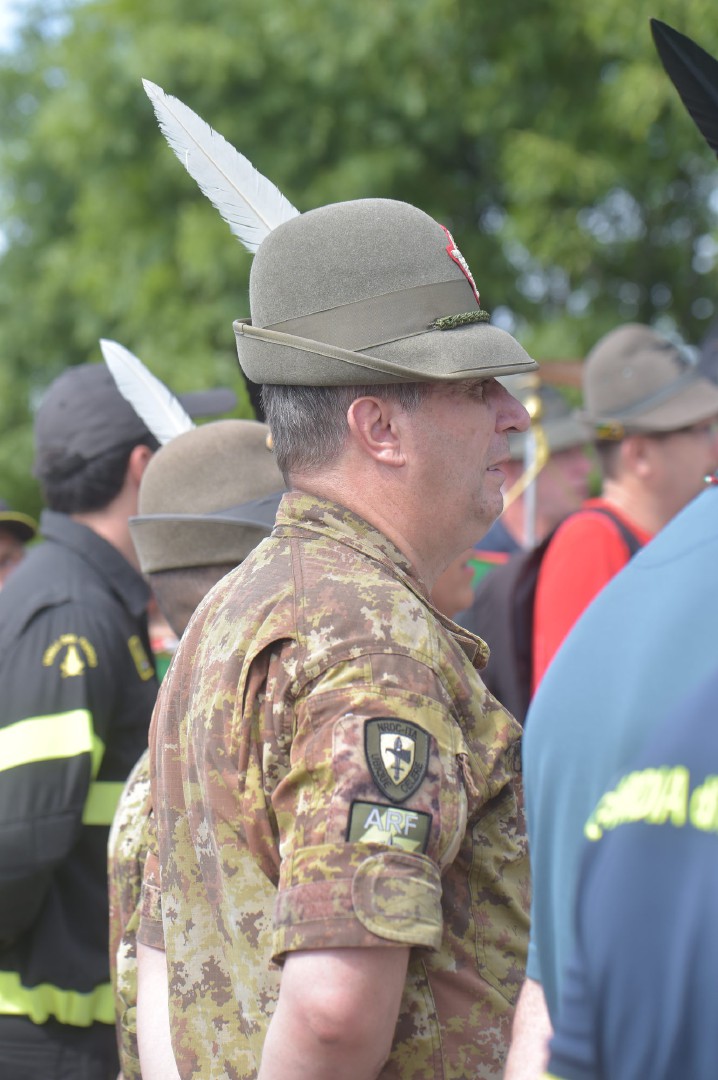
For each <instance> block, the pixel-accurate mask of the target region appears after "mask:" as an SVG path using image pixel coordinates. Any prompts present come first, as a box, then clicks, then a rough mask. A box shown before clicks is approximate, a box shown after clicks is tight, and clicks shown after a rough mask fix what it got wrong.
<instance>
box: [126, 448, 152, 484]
mask: <svg viewBox="0 0 718 1080" xmlns="http://www.w3.org/2000/svg"><path fill="white" fill-rule="evenodd" d="M153 454H154V450H151V449H150V448H149V446H143V445H142V444H139V445H138V446H134V447H133V448H132V451H131V453H130V456H129V458H128V461H127V479H128V480H131V481H132V483H133V484H134V485H135V487H137V488H139V486H140V480H141V479H142V474H143V473H144V471H145V469H146V468H147V466H148V465H149V463H150V459H151V458H152V456H153Z"/></svg>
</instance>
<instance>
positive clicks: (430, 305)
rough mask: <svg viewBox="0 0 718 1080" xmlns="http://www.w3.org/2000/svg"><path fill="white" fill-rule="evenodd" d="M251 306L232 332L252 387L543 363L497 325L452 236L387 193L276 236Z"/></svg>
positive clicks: (297, 223)
mask: <svg viewBox="0 0 718 1080" xmlns="http://www.w3.org/2000/svg"><path fill="white" fill-rule="evenodd" d="M250 309H251V313H252V318H251V322H250V321H248V320H243V319H239V320H237V321H236V322H235V324H234V329H235V334H236V338H237V351H238V354H239V362H240V365H241V367H242V370H243V371H244V373H245V375H246V376H247V377H248V378H249V379H251V380H252V381H253V382H257V383H270V384H271V383H274V384H284V385H299V386H301V385H312V386H342V385H345V386H361V385H365V384H373V383H397V382H406V381H409V382H417V381H420V382H433V381H442V382H443V381H456V380H459V379H467V378H488V377H491V376H495V375H508V374H511V373H512V372H519V371H530V370H533V369H534V368H535V367H536V364H535V362H534V361H533V360H532V359H531V358H530V357H529V356H528V354H527V353H526V352H525V351H524V349H523V348H522V347H521V346H520V345H519V344H518V342H517V341H516V340H515V339H514V338H513V337H512V336H511V335H510V334H508V333H506V331H504V330H500V329H499V328H498V327H495V326H491V325H490V323H489V321H488V319H489V316H488V315H487V313H486V312H482V311H481V309H480V303H479V294H478V291H477V290H476V287H475V285H474V282H473V278H472V277H471V272H470V271H469V268H468V266H467V265H466V262H465V260H464V259H463V256H462V255H461V252H460V251H459V250H458V248H457V247H456V245H455V243H454V241H453V239H452V237H451V235H450V234H449V232H448V231H447V230H446V229H444V228H443V226H441V225H439V224H437V222H435V221H434V220H433V219H432V218H430V217H429V216H428V215H427V214H425V213H423V211H421V210H418V209H417V208H416V207H414V206H410V205H409V204H408V203H403V202H396V201H393V200H390V199H362V200H357V201H355V202H345V203H334V204H332V205H330V206H323V207H320V208H319V209H317V210H311V211H309V212H308V213H306V214H301V215H298V216H296V217H294V218H292V219H291V220H289V221H286V222H284V223H283V224H281V225H279V226H278V227H277V228H276V229H274V230H273V231H272V232H270V233H269V235H268V236H267V237H266V238H265V239H264V240H263V241H262V243H261V245H260V247H259V249H258V251H257V253H256V255H255V257H254V262H253V264H252V271H251V276H250Z"/></svg>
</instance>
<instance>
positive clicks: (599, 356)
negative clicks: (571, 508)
mask: <svg viewBox="0 0 718 1080" xmlns="http://www.w3.org/2000/svg"><path fill="white" fill-rule="evenodd" d="M583 398H584V403H585V412H584V414H583V415H584V418H585V420H586V422H587V424H589V425H590V428H591V431H592V435H593V438H594V440H595V446H596V452H597V455H598V458H599V462H600V466H601V473H602V476H603V487H602V493H601V496H600V498H597V499H590V500H588V501H587V502H586V503H585V504H584V507H583V508H582V510H581V512H580V513H577V514H572V515H571V517H569V518H568V520H567V521H565V522H564V523H563V525H561V526H560V528H559V529H558V530H557V532H556V534H555V535H554V536H553V538H552V540H551V542H550V544H549V545H548V548H547V550H546V553H545V555H544V557H543V559H542V562H541V566H540V569H539V573H538V580H537V583H536V600H535V608H534V625H533V686H534V690H535V688H536V687H537V686H538V684H539V682H540V681H541V679H542V678H543V675H544V673H545V671H546V668H547V667H548V665H549V664H550V662H551V660H552V659H553V656H554V655H555V653H556V650H557V649H558V647H559V646H560V644H561V642H562V641H563V640H564V638H565V636H566V634H567V633H568V631H569V630H570V629H571V627H572V626H573V624H574V623H575V621H576V619H577V618H578V617H579V615H580V614H581V612H583V611H584V610H585V608H586V607H587V606H588V604H589V603H590V602H591V600H593V598H594V596H596V594H597V593H598V592H599V591H600V590H601V589H602V588H603V587H604V586H605V585H606V583H607V582H608V581H610V579H611V578H612V577H613V576H614V574H617V573H618V571H619V570H620V569H621V568H622V567H623V566H625V565H626V563H627V562H628V560H629V558H630V556H631V551H630V549H629V547H628V546H627V543H626V539H625V537H624V535H623V533H624V532H626V531H627V532H628V533H629V534H630V535H631V536H632V537H633V538H635V544H636V547H637V546H640V545H642V544H645V543H647V542H648V540H650V539H651V537H653V536H654V535H655V534H656V533H657V532H658V531H659V530H660V529H662V528H663V527H664V526H665V525H666V524H667V522H669V521H670V520H671V518H672V517H673V516H674V515H675V514H677V513H678V511H679V510H681V509H682V508H683V507H684V506H685V505H686V504H687V503H688V502H689V501H690V500H691V499H692V498H694V497H695V495H697V494H698V492H699V491H700V490H701V487H702V484H703V478H704V477H705V476H706V475H707V474H708V473H711V472H712V471H713V470H714V469H715V467H716V465H717V464H718V386H716V384H715V383H713V382H712V381H710V380H709V379H706V378H705V377H704V376H702V375H701V373H700V371H699V370H698V367H697V363H696V361H695V360H694V359H693V357H692V355H691V354H689V353H688V352H687V351H686V350H684V349H681V348H679V347H678V346H677V345H674V344H673V343H672V342H670V341H669V340H668V339H667V338H665V337H663V336H662V335H661V334H659V333H658V332H657V331H655V330H653V329H652V328H651V327H648V326H642V325H640V324H637V323H629V324H626V325H624V326H619V327H617V328H616V329H615V330H612V331H610V333H608V334H606V335H605V336H604V337H603V338H601V340H600V341H599V342H598V343H597V344H596V345H595V346H594V348H593V349H592V350H591V352H590V353H589V354H588V356H587V357H586V361H585V366H584V373H583ZM596 510H599V511H605V512H599V513H596V512H595V511H596ZM608 515H611V516H613V517H614V518H616V519H618V523H617V522H616V521H612V520H611V519H610V517H609V516H608Z"/></svg>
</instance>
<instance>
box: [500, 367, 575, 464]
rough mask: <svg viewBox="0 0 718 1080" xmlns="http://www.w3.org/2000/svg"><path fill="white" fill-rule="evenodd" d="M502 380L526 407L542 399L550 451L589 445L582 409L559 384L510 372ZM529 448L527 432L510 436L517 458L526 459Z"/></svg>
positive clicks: (540, 418) (540, 416) (540, 419)
mask: <svg viewBox="0 0 718 1080" xmlns="http://www.w3.org/2000/svg"><path fill="white" fill-rule="evenodd" d="M499 381H500V382H502V383H503V385H504V386H505V387H506V389H507V390H508V391H509V393H510V394H513V396H514V397H515V398H518V400H519V401H520V402H521V404H522V405H524V406H527V403H529V402H530V399H531V398H532V397H537V398H538V405H539V413H538V416H537V419H538V422H539V424H540V425H541V427H542V429H543V432H544V435H545V436H546V442H547V444H548V449H549V453H551V454H558V453H560V451H561V450H573V449H574V447H577V446H585V445H586V444H587V443H588V442H589V441H590V437H591V436H590V431H589V428H588V427H587V425H586V424H585V422H584V421H583V420H581V418H580V416H579V415H578V411H577V410H576V409H575V408H574V407H573V406H572V405H570V404H569V402H568V401H567V400H566V398H565V397H564V395H563V394H562V393H561V391H560V390H557V389H556V387H555V386H546V385H544V383H541V382H539V380H538V377H537V376H536V375H507V376H506V377H505V378H502V379H500V380H499ZM529 412H531V410H530V409H529ZM525 450H526V433H525V432H517V433H515V434H513V435H509V453H510V455H511V458H512V460H513V461H520V460H522V459H523V457H524V453H525Z"/></svg>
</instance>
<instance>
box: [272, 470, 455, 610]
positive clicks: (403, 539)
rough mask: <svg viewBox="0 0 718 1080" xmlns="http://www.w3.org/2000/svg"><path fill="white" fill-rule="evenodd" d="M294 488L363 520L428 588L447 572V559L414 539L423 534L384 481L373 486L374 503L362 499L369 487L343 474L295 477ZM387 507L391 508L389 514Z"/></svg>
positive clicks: (372, 500)
mask: <svg viewBox="0 0 718 1080" xmlns="http://www.w3.org/2000/svg"><path fill="white" fill-rule="evenodd" d="M375 479H376V478H375ZM291 487H292V490H295V491H301V492H303V493H304V494H306V495H313V496H315V497H317V498H321V499H329V500H331V501H332V502H335V503H338V504H339V505H340V506H343V507H345V508H346V509H347V510H351V512H352V513H353V514H356V515H357V516H358V517H360V518H363V519H364V521H366V522H368V523H369V525H371V526H372V527H373V528H375V529H376V530H377V531H378V532H380V533H382V535H384V536H385V537H386V538H387V540H390V541H391V542H392V544H394V546H395V547H396V548H398V550H399V551H400V552H401V553H402V555H404V556H405V558H406V559H408V560H409V562H410V563H411V565H412V566H413V567H414V569H415V571H416V573H417V575H418V576H419V578H420V580H421V581H422V582H423V584H424V585H425V586H426V588H427V589H431V588H432V587H433V585H434V582H435V581H436V579H437V578H438V577H439V575H440V574H442V573H443V571H444V570H445V569H446V566H447V565H448V562H447V563H446V564H445V562H444V559H443V558H438V559H437V558H432V557H431V555H430V554H429V553H428V552H425V551H423V550H422V544H421V543H420V542H418V541H415V540H414V539H413V536H414V533H415V532H416V533H417V535H419V531H418V530H414V529H413V528H412V514H411V512H404V513H402V509H403V508H402V499H401V495H400V493H398V492H396V491H392V492H391V493H390V492H388V491H387V492H384V491H383V485H382V484H381V482H379V481H377V482H376V483H375V484H374V485H373V486H372V487H371V490H372V495H373V497H372V499H371V500H367V499H365V498H363V497H362V492H363V491H364V490H367V489H368V488H367V485H366V484H364V483H353V482H350V481H349V479H348V478H347V477H345V476H343V475H342V474H341V473H339V472H332V473H329V472H327V473H322V474H321V475H318V474H312V475H309V476H308V475H302V476H293V477H292V479H291ZM384 507H387V509H388V511H389V513H388V514H387V513H385V511H384V509H383V508H384Z"/></svg>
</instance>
